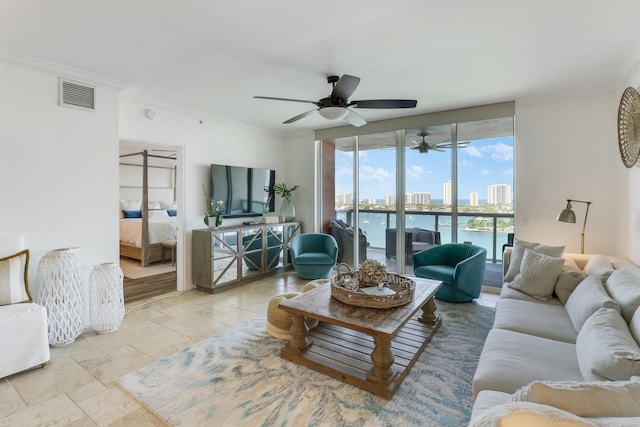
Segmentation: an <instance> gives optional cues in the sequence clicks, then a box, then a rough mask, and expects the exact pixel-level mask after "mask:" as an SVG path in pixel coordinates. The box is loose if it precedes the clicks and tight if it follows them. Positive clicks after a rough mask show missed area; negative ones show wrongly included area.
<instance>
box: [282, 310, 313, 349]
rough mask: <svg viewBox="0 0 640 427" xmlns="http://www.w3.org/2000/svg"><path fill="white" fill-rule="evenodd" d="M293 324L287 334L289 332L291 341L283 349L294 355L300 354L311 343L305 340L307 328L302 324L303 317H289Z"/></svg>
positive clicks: (307, 339)
mask: <svg viewBox="0 0 640 427" xmlns="http://www.w3.org/2000/svg"><path fill="white" fill-rule="evenodd" d="M291 320H292V321H293V323H292V324H291V328H290V329H289V332H291V339H290V340H289V342H288V343H287V344H286V345H285V349H286V350H287V351H289V352H293V353H296V354H302V353H304V352H305V350H306V349H307V348H309V346H310V345H311V344H312V341H311V340H310V339H309V338H307V334H308V333H309V328H308V327H307V324H306V323H305V322H304V316H295V315H292V316H291Z"/></svg>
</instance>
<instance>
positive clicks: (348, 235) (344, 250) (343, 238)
mask: <svg viewBox="0 0 640 427" xmlns="http://www.w3.org/2000/svg"><path fill="white" fill-rule="evenodd" d="M329 230H330V232H331V235H332V236H333V237H334V238H335V239H336V242H337V243H338V263H342V262H344V263H346V264H349V265H354V266H356V267H357V265H359V264H360V263H361V262H363V261H364V260H366V259H367V246H369V242H368V241H367V236H366V235H365V234H364V232H363V231H362V230H358V245H359V255H358V258H359V262H358V264H357V265H356V264H354V262H353V240H354V239H353V227H351V226H349V225H347V223H345V222H344V221H342V220H339V219H332V220H331V222H329Z"/></svg>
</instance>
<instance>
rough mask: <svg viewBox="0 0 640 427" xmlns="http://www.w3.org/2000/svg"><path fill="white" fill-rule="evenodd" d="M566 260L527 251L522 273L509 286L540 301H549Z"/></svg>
mask: <svg viewBox="0 0 640 427" xmlns="http://www.w3.org/2000/svg"><path fill="white" fill-rule="evenodd" d="M563 264H564V260H563V259H562V258H555V257H551V256H547V255H543V254H540V253H537V252H533V251H532V250H529V249H525V250H524V257H523V258H522V265H521V266H520V273H518V275H517V276H516V277H515V279H513V281H512V282H511V283H509V284H508V285H507V286H509V287H510V288H511V289H517V290H519V291H520V292H524V293H525V294H527V295H530V296H532V297H534V298H535V299H538V300H540V301H549V300H550V299H551V296H552V295H553V288H554V287H555V285H556V281H557V280H558V275H560V272H561V271H562V265H563Z"/></svg>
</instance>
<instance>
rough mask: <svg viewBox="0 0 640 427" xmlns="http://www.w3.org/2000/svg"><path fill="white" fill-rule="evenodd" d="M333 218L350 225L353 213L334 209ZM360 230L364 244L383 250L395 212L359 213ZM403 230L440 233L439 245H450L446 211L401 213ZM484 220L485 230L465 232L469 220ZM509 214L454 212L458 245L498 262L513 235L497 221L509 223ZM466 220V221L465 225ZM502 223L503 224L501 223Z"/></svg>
mask: <svg viewBox="0 0 640 427" xmlns="http://www.w3.org/2000/svg"><path fill="white" fill-rule="evenodd" d="M336 214H337V217H338V218H340V219H342V220H344V221H345V222H346V223H347V224H350V225H351V224H353V209H351V208H346V209H337V210H336ZM359 217H360V228H361V229H362V230H364V231H365V232H366V233H367V240H368V241H369V242H370V244H371V248H373V249H384V246H385V230H386V229H388V228H396V212H395V210H384V209H361V210H360V215H359ZM405 218H406V219H405V227H406V228H411V227H420V228H424V229H429V230H435V231H440V236H441V240H442V243H450V242H451V226H452V224H451V212H447V211H413V210H407V211H405ZM473 218H487V219H489V221H488V223H489V224H490V225H489V226H488V227H486V228H485V227H482V228H471V229H469V228H467V227H466V224H467V223H468V222H469V219H473ZM513 218H514V216H513V213H493V212H458V224H457V226H458V242H459V243H463V242H471V243H473V244H475V245H478V246H482V247H484V248H485V249H486V250H487V255H488V256H487V258H488V261H492V262H494V263H495V262H501V261H502V245H504V244H505V243H507V235H508V233H513V222H512V221H511V226H510V227H505V226H504V224H502V225H503V226H502V227H501V226H500V225H499V219H506V220H509V219H510V220H513ZM465 219H466V221H465ZM503 223H504V221H503Z"/></svg>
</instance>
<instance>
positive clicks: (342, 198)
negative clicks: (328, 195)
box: [335, 193, 353, 205]
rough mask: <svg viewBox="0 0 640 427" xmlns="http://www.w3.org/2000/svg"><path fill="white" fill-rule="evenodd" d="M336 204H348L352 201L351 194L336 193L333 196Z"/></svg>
mask: <svg viewBox="0 0 640 427" xmlns="http://www.w3.org/2000/svg"><path fill="white" fill-rule="evenodd" d="M335 202H336V205H350V204H352V203H353V194H350V193H338V194H336V197H335Z"/></svg>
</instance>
